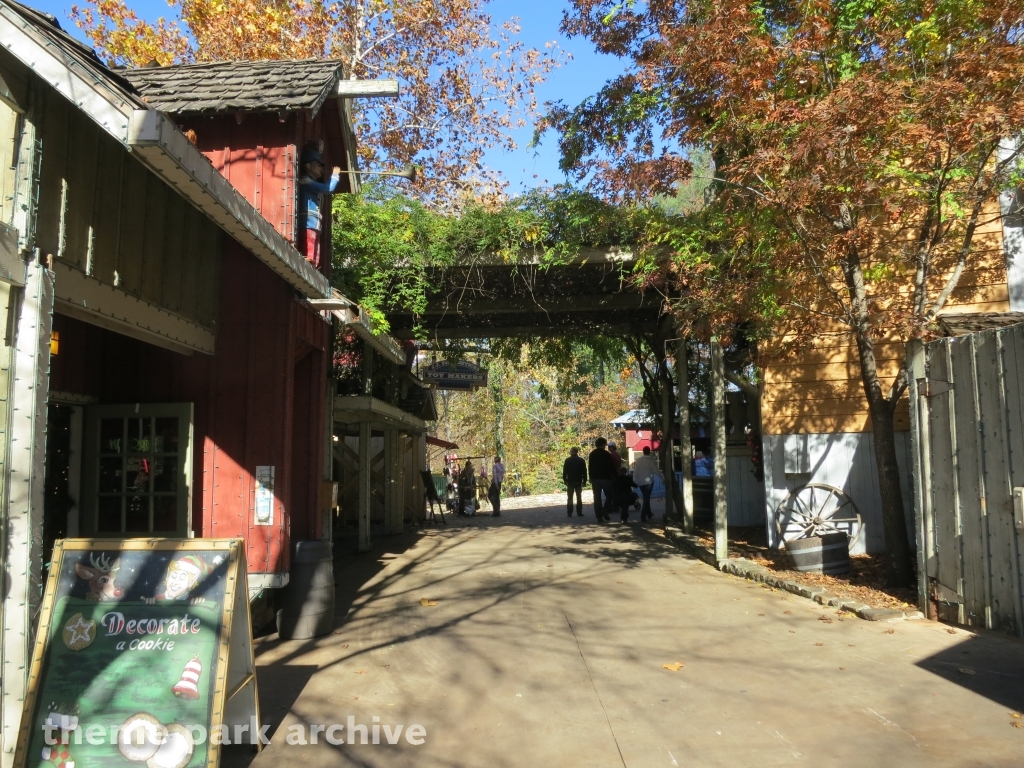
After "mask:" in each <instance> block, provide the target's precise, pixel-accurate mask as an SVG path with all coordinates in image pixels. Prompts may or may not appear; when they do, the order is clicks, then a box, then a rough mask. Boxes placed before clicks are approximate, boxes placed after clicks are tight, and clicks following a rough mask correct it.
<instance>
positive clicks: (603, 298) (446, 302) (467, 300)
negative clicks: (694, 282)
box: [392, 292, 662, 322]
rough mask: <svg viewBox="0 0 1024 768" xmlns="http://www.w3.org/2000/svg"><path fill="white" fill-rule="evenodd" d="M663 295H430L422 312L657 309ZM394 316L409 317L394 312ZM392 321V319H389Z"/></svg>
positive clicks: (466, 313) (460, 313) (454, 313)
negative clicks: (520, 296)
mask: <svg viewBox="0 0 1024 768" xmlns="http://www.w3.org/2000/svg"><path fill="white" fill-rule="evenodd" d="M661 306H662V298H661V296H658V295H648V294H643V293H612V292H609V293H600V294H586V295H577V296H564V297H545V298H543V299H536V298H534V299H530V298H526V297H522V298H519V297H517V298H491V297H485V296H480V295H477V294H473V295H470V296H458V295H456V296H448V297H447V298H445V299H436V298H434V299H431V300H430V302H429V303H428V304H427V307H426V309H425V310H424V312H423V314H424V315H449V314H451V315H477V314H487V315H494V314H523V313H536V312H558V313H564V312H593V311H595V310H613V311H614V310H631V309H642V308H643V309H658V310H660V308H661ZM393 317H394V318H396V319H397V318H404V317H409V315H403V314H398V313H396V314H395V315H393ZM392 322H394V321H392Z"/></svg>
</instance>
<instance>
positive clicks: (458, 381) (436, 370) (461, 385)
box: [420, 360, 487, 392]
mask: <svg viewBox="0 0 1024 768" xmlns="http://www.w3.org/2000/svg"><path fill="white" fill-rule="evenodd" d="M420 378H422V379H423V380H424V381H425V382H427V383H428V384H433V385H434V386H435V387H437V388H438V389H449V390H456V391H467V392H468V391H469V390H473V389H479V388H480V387H486V386H487V371H486V370H484V369H482V368H481V367H480V366H479V365H476V364H475V363H471V362H469V361H468V360H459V361H458V362H455V363H449V362H440V363H431V364H430V365H428V366H426V367H424V368H421V369H420Z"/></svg>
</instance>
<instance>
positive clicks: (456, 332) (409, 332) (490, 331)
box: [391, 321, 656, 339]
mask: <svg viewBox="0 0 1024 768" xmlns="http://www.w3.org/2000/svg"><path fill="white" fill-rule="evenodd" d="M655 327H656V323H655V322H654V321H649V322H645V323H642V324H639V325H638V324H629V325H625V324H621V323H615V324H607V325H602V326H597V325H585V326H584V325H578V326H574V325H564V326H547V327H545V326H536V325H509V326H504V327H501V326H474V327H460V328H451V327H445V326H437V327H434V328H431V327H428V328H427V329H426V331H427V335H428V336H429V337H430V338H431V339H434V338H437V339H507V338H513V337H519V338H534V337H548V336H571V335H572V334H596V333H600V334H601V335H603V336H626V335H629V334H632V333H636V332H637V331H652V330H653V329H654V328H655ZM391 334H392V336H394V337H395V338H396V339H414V338H416V334H415V333H414V332H413V329H412V328H401V329H396V328H392V330H391Z"/></svg>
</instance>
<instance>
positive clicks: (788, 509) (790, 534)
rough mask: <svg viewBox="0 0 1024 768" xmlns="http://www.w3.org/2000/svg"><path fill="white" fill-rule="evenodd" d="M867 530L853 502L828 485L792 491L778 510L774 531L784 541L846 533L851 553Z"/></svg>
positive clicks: (810, 485)
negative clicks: (863, 531)
mask: <svg viewBox="0 0 1024 768" xmlns="http://www.w3.org/2000/svg"><path fill="white" fill-rule="evenodd" d="M863 528H864V526H863V523H862V521H861V517H860V512H859V511H858V509H857V505H856V504H854V503H853V499H851V498H850V497H849V496H847V495H846V494H845V493H843V491H842V490H840V489H839V488H836V487H835V486H832V485H826V484H825V483H808V484H807V485H802V486H800V487H799V488H797V489H795V490H794V491H792V492H791V493H790V494H789V495H788V496H787V497H786V498H785V499H783V500H782V503H781V504H779V507H778V509H776V510H775V530H776V531H777V532H778V534H779V538H780V539H781V540H782V541H793V540H794V539H805V538H808V537H810V536H824V535H826V534H829V533H845V534H846V535H847V536H849V537H850V549H853V547H854V545H856V543H857V542H858V541H859V540H860V536H861V531H862V530H863Z"/></svg>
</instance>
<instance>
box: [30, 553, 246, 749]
mask: <svg viewBox="0 0 1024 768" xmlns="http://www.w3.org/2000/svg"><path fill="white" fill-rule="evenodd" d="M89 552H102V553H112V552H151V553H157V552H161V553H165V552H171V553H175V554H181V555H182V556H187V555H188V554H189V553H198V552H204V553H211V552H223V553H224V555H225V558H224V561H225V562H226V563H227V568H226V571H225V573H224V577H223V587H224V595H223V608H222V611H221V613H220V626H219V630H220V632H219V636H218V638H217V646H218V647H217V649H216V654H215V656H216V663H217V666H216V674H215V678H214V682H213V687H212V695H211V697H210V703H211V705H212V706H211V710H210V716H209V722H206V723H199V725H203V726H205V727H206V728H207V741H206V744H207V748H206V759H205V762H203V763H201V764H203V765H207V766H211V768H217V766H218V765H219V763H220V757H221V754H220V748H221V744H220V743H218V742H217V741H215V740H214V739H213V738H212V737H213V734H214V729H215V728H217V727H218V726H225V727H227V728H228V729H229V730H228V732H229V734H230V738H231V743H235V731H234V730H231V729H232V726H240V725H245V726H249V727H250V730H249V731H248V733H247V739H246V740H245V741H244V743H246V744H249V743H250V742H254V743H253V746H254V748H255V750H256V751H257V752H259V751H261V750H262V747H263V744H262V740H261V739H260V738H259V727H260V725H261V719H260V710H259V690H258V687H257V684H256V666H255V656H254V653H253V645H252V619H251V616H250V613H249V593H248V585H247V566H246V560H245V542H244V540H243V539H156V538H145V539H104V538H95V539H64V540H60V541H57V542H56V544H55V545H54V549H53V557H52V560H51V563H50V572H49V576H48V578H47V583H46V592H45V595H44V597H43V605H42V610H41V613H40V616H39V625H38V629H37V631H36V637H35V644H34V650H33V654H32V665H31V668H30V671H29V676H28V690H27V694H26V696H25V703H24V707H23V709H22V716H21V727H20V729H19V733H18V742H17V747H16V750H15V756H14V766H15V768H23V767H25V768H27V766H29V765H36V764H37V763H38V762H39V758H38V756H37V757H36V758H35V759H34V760H30V750H31V749H32V745H33V744H34V743H38V742H37V740H36V739H35V738H34V736H35V734H34V733H33V727H34V725H35V723H36V721H37V720H38V719H39V715H40V713H41V711H42V710H41V709H40V708H39V707H38V706H37V705H38V704H39V703H40V702H39V696H40V693H41V692H42V690H43V684H44V682H45V672H46V671H47V670H46V667H47V663H48V661H49V658H50V655H49V651H50V646H51V644H52V638H53V637H56V636H55V635H54V633H53V631H52V629H51V626H50V625H51V622H52V621H53V619H54V608H55V598H57V596H58V589H59V581H60V578H61V575H62V573H64V561H65V558H66V557H67V556H68V555H69V554H84V553H89ZM107 604H108V605H109V606H110V607H112V608H116V607H117V606H118V605H119V604H120V603H118V602H115V601H111V602H109V603H107ZM132 605H138V603H137V602H134V603H132ZM195 631H196V630H193V632H195ZM99 632H100V630H99V627H96V634H97V636H98V635H99ZM65 643H66V641H65ZM68 647H69V648H70V647H71V646H68ZM253 724H255V726H256V727H255V728H254V729H253V728H252V727H251V726H252V725H253ZM253 731H256V732H255V733H254V732H253ZM113 749H114V750H115V751H116V750H117V749H118V747H117V746H113ZM194 760H195V756H193V757H191V758H190V759H189V762H188V763H187V764H186V765H187V766H192V765H193V763H194ZM125 763H126V764H131V763H128V761H127V760H126V761H125ZM137 764H138V765H140V766H143V765H146V763H145V762H139V763H137Z"/></svg>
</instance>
